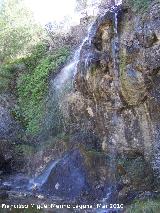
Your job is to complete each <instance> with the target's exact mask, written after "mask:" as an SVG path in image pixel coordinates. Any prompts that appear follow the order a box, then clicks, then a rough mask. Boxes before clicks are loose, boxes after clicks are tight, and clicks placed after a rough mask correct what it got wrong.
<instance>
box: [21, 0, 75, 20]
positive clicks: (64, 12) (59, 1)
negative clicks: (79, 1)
mask: <svg viewBox="0 0 160 213" xmlns="http://www.w3.org/2000/svg"><path fill="white" fill-rule="evenodd" d="M25 1H26V4H27V6H28V7H29V8H31V9H32V11H33V13H34V16H35V18H36V19H37V20H38V21H39V22H40V23H41V24H46V23H48V22H50V21H57V22H60V21H62V20H63V19H64V17H65V16H70V17H73V19H74V18H75V17H74V16H75V13H74V9H75V4H76V0H25Z"/></svg>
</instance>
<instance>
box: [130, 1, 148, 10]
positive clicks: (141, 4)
mask: <svg viewBox="0 0 160 213" xmlns="http://www.w3.org/2000/svg"><path fill="white" fill-rule="evenodd" d="M129 2H130V4H131V6H132V8H133V9H134V10H135V11H145V10H146V9H147V8H148V6H149V3H150V2H151V0H129Z"/></svg>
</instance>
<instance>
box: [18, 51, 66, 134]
mask: <svg viewBox="0 0 160 213" xmlns="http://www.w3.org/2000/svg"><path fill="white" fill-rule="evenodd" d="M68 55H69V51H68V49H67V48H61V49H59V50H57V51H56V52H55V53H54V54H53V55H45V57H43V58H42V59H41V60H40V62H39V63H38V65H37V66H36V67H35V68H34V69H33V70H32V72H31V70H30V68H31V67H34V66H35V65H34V66H33V63H32V62H33V61H32V60H31V64H30V63H29V60H28V59H27V61H28V65H27V66H28V68H29V70H30V72H27V73H24V74H21V75H20V77H19V78H18V81H17V89H18V102H19V109H18V110H17V111H16V116H17V118H22V120H24V123H25V125H26V128H27V131H28V132H29V133H32V134H36V133H37V132H38V131H39V130H40V121H41V119H42V116H43V113H44V108H45V103H44V97H45V95H46V93H47V89H48V77H49V73H50V72H51V71H55V70H56V69H57V68H58V67H59V66H60V65H61V64H63V63H64V62H65V61H66V59H67V57H68ZM29 58H32V59H33V58H35V55H34V56H30V57H29Z"/></svg>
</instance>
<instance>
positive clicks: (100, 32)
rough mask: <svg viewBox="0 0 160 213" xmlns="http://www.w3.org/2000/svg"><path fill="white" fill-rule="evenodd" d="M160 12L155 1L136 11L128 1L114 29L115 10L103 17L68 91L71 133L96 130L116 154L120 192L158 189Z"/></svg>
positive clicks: (86, 45)
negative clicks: (143, 9) (73, 86)
mask: <svg viewBox="0 0 160 213" xmlns="http://www.w3.org/2000/svg"><path fill="white" fill-rule="evenodd" d="M117 10H118V11H119V9H118V8H117ZM159 13H160V5H159V3H158V2H156V1H155V2H153V3H152V4H151V5H150V6H149V7H148V9H147V10H146V11H145V12H143V13H141V14H140V13H139V14H138V15H137V14H135V13H134V11H132V8H129V7H128V6H127V4H126V5H125V7H124V9H122V10H121V11H119V12H118V28H117V29H116V30H115V26H116V25H115V21H116V20H115V11H111V12H110V11H109V12H107V13H106V14H105V15H104V16H103V17H99V18H98V19H97V21H96V22H95V24H94V25H93V26H92V29H91V32H92V33H91V36H90V38H89V40H87V41H86V42H85V43H84V45H83V47H82V50H81V54H80V62H79V64H78V72H77V74H76V79H75V92H74V93H71V94H70V95H69V96H68V97H66V103H67V106H68V114H65V115H66V116H68V119H69V120H70V124H71V125H70V127H71V128H70V132H71V134H73V133H74V132H76V131H80V130H81V131H82V130H83V131H90V132H93V133H96V135H97V136H98V138H100V144H101V147H102V149H103V151H105V153H107V154H108V155H109V156H112V158H115V159H116V160H115V162H114V164H115V167H116V168H117V173H116V174H117V177H119V176H120V177H119V178H117V179H116V182H117V184H118V185H119V184H120V183H121V181H122V182H123V184H122V186H121V187H120V189H119V197H120V198H121V197H125V195H126V196H127V195H128V194H129V193H131V194H132V195H133V194H134V193H135V195H134V196H136V194H137V193H139V192H140V191H145V190H155V189H156V190H157V189H158V182H157V181H158V177H160V169H159V168H160V158H159V154H158V153H159V145H160V144H159V141H160V140H159V138H160V131H159V129H160V126H159V125H160V111H159V109H160V102H159V97H160V92H159V91H160V88H159V84H160V78H159V76H160V57H159V49H160V40H159V39H160V38H159V29H160V19H159ZM122 14H123V15H122ZM116 31H118V40H117V33H116ZM117 56H118V57H117ZM117 67H118V69H117ZM117 72H118V73H117ZM116 76H118V82H117V80H116ZM117 85H118V90H117ZM113 150H114V151H113ZM119 156H120V157H119ZM122 162H123V163H122ZM137 167H139V168H140V170H138V171H139V172H137ZM120 168H121V169H120ZM114 171H115V170H114ZM118 171H119V172H118ZM146 177H147V178H146ZM127 184H128V185H127ZM120 185H121V184H120Z"/></svg>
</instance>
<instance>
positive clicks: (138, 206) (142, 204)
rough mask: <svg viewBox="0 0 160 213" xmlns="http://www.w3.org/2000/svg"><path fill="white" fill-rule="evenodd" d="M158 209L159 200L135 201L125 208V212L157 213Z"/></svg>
mask: <svg viewBox="0 0 160 213" xmlns="http://www.w3.org/2000/svg"><path fill="white" fill-rule="evenodd" d="M159 209H160V201H159V200H146V201H136V202H135V203H134V204H132V205H130V206H129V207H128V208H127V211H126V212H127V213H151V212H152V213H157V212H159Z"/></svg>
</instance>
